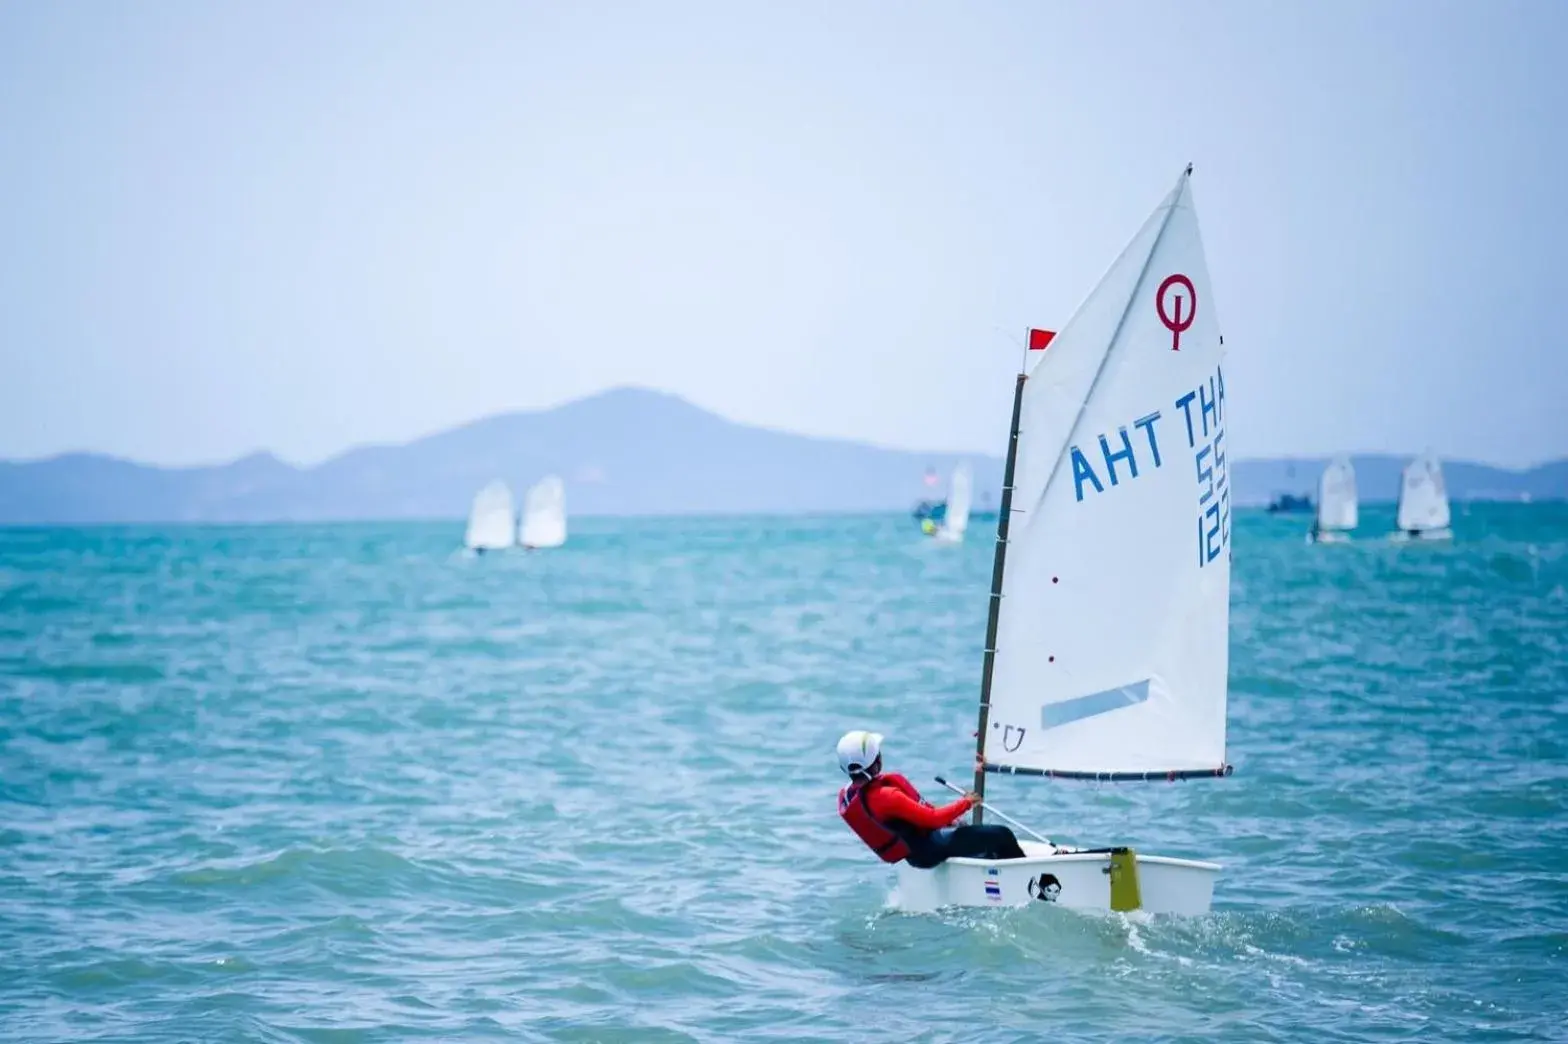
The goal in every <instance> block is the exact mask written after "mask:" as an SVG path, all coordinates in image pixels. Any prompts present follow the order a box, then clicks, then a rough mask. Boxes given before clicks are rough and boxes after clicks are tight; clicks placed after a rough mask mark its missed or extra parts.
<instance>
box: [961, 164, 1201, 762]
mask: <svg viewBox="0 0 1568 1044" xmlns="http://www.w3.org/2000/svg"><path fill="white" fill-rule="evenodd" d="M1190 173H1191V168H1188V171H1187V172H1186V173H1184V174H1183V176H1182V177H1181V180H1180V181H1179V182H1178V184H1177V186H1176V188H1175V189H1174V190H1172V192H1171V193H1170V195H1169V196H1167V197H1166V199H1165V200H1164V202H1162V203H1161V204H1160V206H1159V207H1158V208H1157V209H1156V210H1155V211H1154V213H1153V214H1152V215H1151V216H1150V217H1149V219H1148V221H1147V222H1146V223H1145V224H1144V226H1143V228H1142V230H1140V231H1139V233H1138V234H1137V235H1136V236H1135V237H1134V238H1133V240H1132V242H1131V243H1130V244H1129V245H1128V246H1127V247H1126V249H1125V250H1123V252H1122V254H1121V256H1120V257H1119V258H1117V260H1116V261H1115V263H1114V264H1112V266H1111V267H1110V269H1109V270H1108V271H1107V272H1106V274H1105V275H1104V276H1103V277H1102V279H1101V281H1100V283H1099V285H1098V286H1097V287H1096V288H1095V289H1094V290H1093V291H1092V292H1091V293H1090V294H1089V296H1088V297H1087V298H1086V299H1085V300H1084V302H1083V304H1082V305H1080V306H1079V308H1078V311H1077V312H1076V313H1075V314H1074V315H1073V318H1072V319H1071V321H1069V322H1068V324H1067V326H1066V327H1065V328H1064V329H1063V330H1062V331H1061V332H1060V333H1058V334H1057V336H1056V338H1055V340H1054V341H1053V342H1052V343H1051V347H1050V350H1049V351H1047V352H1044V353H1043V354H1042V358H1041V359H1040V361H1039V363H1037V364H1036V366H1035V368H1034V369H1033V371H1032V372H1031V373H1030V376H1029V378H1028V380H1027V382H1026V384H1025V387H1024V389H1023V400H1022V404H1021V420H1020V424H1019V432H1020V433H1019V439H1018V447H1017V459H1016V464H1015V472H1014V493H1013V501H1012V514H1011V518H1010V526H1011V532H1010V533H1009V543H1008V546H1007V552H1006V554H1007V557H1006V564H1005V570H1004V573H1003V582H1002V598H1001V606H1000V615H999V618H998V630H997V636H996V652H995V659H994V670H993V677H992V687H991V691H990V713H989V722H988V727H987V730H986V735H985V737H984V739H983V744H984V745H983V753H984V755H985V758H986V760H987V762H989V763H990V764H991V765H992V766H993V767H1000V768H1001V770H1002V771H1022V772H1034V773H1041V772H1043V773H1063V774H1094V775H1101V774H1104V775H1119V774H1127V775H1141V774H1150V775H1164V774H1166V773H1169V772H1178V771H1180V772H1206V771H1207V772H1218V771H1221V770H1222V769H1223V767H1224V762H1225V713H1226V701H1227V673H1228V669H1229V625H1230V521H1231V520H1230V482H1229V471H1228V464H1227V455H1228V447H1227V445H1226V442H1225V422H1226V406H1227V404H1226V398H1225V378H1224V374H1223V373H1222V372H1221V362H1222V360H1223V358H1224V346H1223V342H1222V341H1221V339H1220V333H1219V322H1218V320H1217V318H1216V309H1215V302H1214V296H1213V294H1212V292H1211V288H1210V283H1209V276H1208V268H1207V265H1206V263H1205V260H1204V254H1203V245H1202V241H1201V239H1200V237H1199V232H1198V219H1197V214H1196V211H1195V210H1194V205H1193V198H1192V189H1191V185H1190Z"/></svg>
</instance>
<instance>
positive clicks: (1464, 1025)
mask: <svg viewBox="0 0 1568 1044" xmlns="http://www.w3.org/2000/svg"><path fill="white" fill-rule="evenodd" d="M1390 521H1391V519H1390V517H1389V513H1388V512H1387V511H1383V512H1379V511H1378V510H1376V509H1370V510H1366V511H1365V512H1364V517H1363V523H1362V534H1363V537H1365V538H1368V539H1365V540H1363V541H1362V542H1359V543H1357V544H1354V545H1351V546H1346V547H1309V546H1307V545H1306V544H1305V543H1304V542H1303V540H1302V534H1303V532H1304V530H1305V526H1306V519H1305V518H1303V517H1292V518H1280V517H1268V516H1265V515H1262V514H1253V515H1247V514H1245V513H1243V514H1242V515H1240V516H1239V517H1238V521H1237V527H1236V531H1235V559H1234V561H1235V585H1234V595H1233V628H1232V634H1233V641H1232V664H1231V705H1230V706H1231V712H1230V753H1231V761H1232V762H1233V763H1234V764H1235V766H1236V773H1235V775H1234V776H1233V777H1231V778H1230V779H1227V780H1206V781H1194V782H1189V783H1181V784H1165V783H1160V784H1120V785H1101V786H1096V785H1090V784H1071V783H1044V782H1039V781H1019V780H993V782H992V796H993V797H995V799H996V801H997V803H998V804H999V805H1000V807H1001V808H1003V809H1004V810H1006V811H1009V812H1011V813H1013V814H1014V815H1017V816H1020V817H1021V818H1024V819H1026V820H1028V821H1030V822H1032V823H1034V824H1036V825H1037V826H1039V827H1041V828H1042V829H1045V830H1047V831H1048V832H1051V833H1052V834H1053V836H1059V837H1061V838H1063V839H1065V840H1068V841H1071V842H1074V843H1078V844H1101V843H1107V842H1113V841H1116V842H1130V843H1133V844H1136V845H1138V846H1140V847H1142V848H1144V849H1146V850H1152V851H1159V852H1165V853H1169V854H1173V855H1189V856H1195V857H1202V858H1212V859H1215V860H1217V861H1219V862H1221V863H1223V864H1224V865H1225V867H1226V869H1225V872H1224V875H1223V876H1222V877H1221V879H1220V883H1219V887H1218V889H1217V892H1216V902H1215V910H1214V913H1213V914H1212V915H1211V916H1209V917H1207V918H1202V919H1197V920H1192V921H1179V920H1166V919H1152V920H1151V919H1149V918H1147V917H1143V916H1140V915H1134V916H1133V917H1130V918H1129V917H1123V916H1120V915H1085V914H1075V913H1072V912H1071V911H1066V910H1061V909H1057V908H1044V909H1041V908H1031V909H1025V910H1017V911H997V910H969V911H956V912H952V913H945V914H940V915H913V914H907V913H901V912H898V911H897V910H893V909H889V908H888V898H889V895H890V892H891V891H892V882H893V875H892V873H891V872H890V871H889V870H887V869H886V868H884V867H883V866H882V865H881V864H879V863H877V862H875V861H874V860H873V859H872V858H871V857H870V855H869V853H867V852H865V851H864V850H863V849H861V848H859V847H858V843H857V842H855V840H854V839H853V837H852V836H851V835H850V834H849V832H848V831H847V830H846V829H845V828H844V827H843V825H842V824H840V823H839V822H838V821H837V819H836V817H835V815H834V810H833V800H834V794H835V792H836V790H837V787H838V785H839V779H838V777H837V770H836V764H835V761H834V754H833V745H834V742H835V741H836V740H837V738H838V736H839V734H840V733H842V732H843V731H844V730H846V729H848V728H853V727H862V726H864V727H873V728H876V729H878V730H880V731H883V732H885V733H887V734H888V758H889V760H890V762H891V763H892V767H896V768H899V769H901V770H903V771H905V772H907V773H908V774H909V775H910V777H911V778H912V779H914V780H915V781H916V782H917V784H919V785H921V786H922V787H929V788H930V789H932V790H936V789H937V788H935V786H934V784H932V783H931V776H932V775H933V774H935V773H938V772H946V773H954V774H958V775H962V774H963V771H964V769H965V767H966V765H967V764H968V762H969V759H970V757H971V756H972V749H973V748H972V743H973V741H972V739H971V736H972V733H973V729H974V714H975V693H976V689H977V683H978V678H979V673H980V647H981V642H982V638H983V632H984V612H985V606H986V591H987V586H988V582H989V572H990V559H991V543H990V539H989V537H988V535H987V534H985V533H983V532H975V533H972V535H971V540H970V542H969V544H968V545H966V546H964V547H961V548H945V547H938V546H936V545H934V544H932V543H930V542H927V541H924V540H922V539H921V538H920V537H919V535H918V534H917V533H916V532H915V531H914V528H913V524H912V522H911V521H910V520H909V519H907V518H900V517H888V518H821V519H708V520H670V519H664V520H644V521H630V520H617V521H608V520H604V521H596V520H583V521H577V522H574V524H573V534H572V539H571V542H570V543H569V544H568V545H567V546H566V547H565V548H563V549H561V550H559V551H556V552H549V553H538V554H532V555H526V556H525V555H523V554H520V553H519V554H510V555H500V556H489V557H485V558H482V559H471V558H464V557H462V556H460V555H456V554H454V553H453V552H454V547H455V545H456V543H457V542H458V540H459V539H460V536H461V529H462V526H461V524H460V523H454V524H449V525H433V524H432V525H424V524H421V525H381V526H347V525H345V526H320V527H289V526H277V527H259V528H166V529H123V530H117V529H94V530H31V531H29V530H12V531H0V1038H4V1039H6V1040H18V1041H20V1040H26V1041H45V1040H47V1041H63V1040H87V1039H102V1040H142V1041H208V1040H256V1041H295V1040H309V1041H354V1040H407V1039H418V1038H425V1039H442V1040H459V1039H463V1040H576V1041H687V1040H692V1041H749V1040H857V1041H870V1040H877V1041H913V1040H931V1041H947V1040H954V1041H1014V1040H1017V1041H1026V1040H1053V1041H1078V1040H1085V1041H1087V1040H1101V1039H1142V1040H1172V1041H1175V1040H1192V1041H1200V1040H1201V1041H1205V1042H1209V1041H1213V1040H1215V1039H1218V1038H1223V1039H1238V1040H1241V1039H1245V1040H1261V1041H1286V1040H1302V1041H1323V1040H1329V1041H1339V1040H1345V1041H1350V1040H1355V1041H1362V1040H1368V1041H1385V1040H1432V1039H1448V1040H1467V1041H1493V1040H1496V1041H1502V1040H1564V1039H1568V1028H1565V1026H1568V506H1564V505H1555V506H1553V505H1537V506H1503V505H1479V506H1475V507H1468V508H1467V507H1463V506H1461V507H1460V508H1458V510H1457V511H1456V519H1455V530H1456V533H1457V540H1456V542H1455V544H1454V545H1453V546H1436V547H1395V546H1390V545H1389V544H1387V543H1384V542H1381V541H1378V540H1374V539H1370V538H1371V537H1373V536H1375V535H1378V534H1381V533H1382V532H1384V531H1385V530H1386V529H1387V528H1388V525H1389V523H1390Z"/></svg>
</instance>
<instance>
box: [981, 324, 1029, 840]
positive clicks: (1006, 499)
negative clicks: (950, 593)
mask: <svg viewBox="0 0 1568 1044" xmlns="http://www.w3.org/2000/svg"><path fill="white" fill-rule="evenodd" d="M1027 336H1028V335H1027V334H1025V337H1026V338H1027ZM1028 379H1029V375H1028V373H1027V372H1025V371H1024V370H1019V371H1018V383H1017V384H1015V385H1014V386H1013V424H1012V429H1011V431H1010V432H1009V433H1008V437H1007V467H1006V469H1005V470H1004V471H1003V473H1002V504H1001V507H1000V508H999V510H998V513H997V518H996V558H995V560H994V562H993V563H992V565H991V609H990V612H989V613H988V614H987V616H986V622H985V666H984V667H983V668H981V672H980V725H979V728H978V729H976V730H975V788H974V789H975V793H976V794H979V795H980V796H981V797H984V796H985V767H984V766H983V765H982V764H981V758H983V757H984V756H985V730H986V726H987V724H988V722H989V721H990V718H991V671H992V669H993V668H994V667H995V666H996V621H997V618H998V616H999V615H1000V614H1001V611H1002V571H1003V567H1004V566H1005V565H1006V563H1007V528H1008V525H1009V523H1011V522H1012V517H1013V466H1014V465H1015V464H1017V463H1018V415H1019V412H1020V411H1021V410H1022V408H1023V403H1024V382H1025V381H1027V380H1028ZM974 811H975V818H974V822H975V825H976V826H979V825H980V823H981V822H982V821H983V820H982V816H983V814H984V809H983V808H982V807H981V806H980V805H976V806H975V810H974Z"/></svg>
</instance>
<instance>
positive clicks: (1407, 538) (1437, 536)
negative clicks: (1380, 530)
mask: <svg viewBox="0 0 1568 1044" xmlns="http://www.w3.org/2000/svg"><path fill="white" fill-rule="evenodd" d="M1388 539H1390V540H1392V541H1393V542H1394V543H1396V544H1414V543H1420V542H1422V541H1427V540H1452V539H1454V531H1453V530H1452V529H1449V528H1448V527H1447V526H1444V527H1443V528H1442V529H1418V530H1416V531H1415V532H1413V533H1406V532H1404V531H1402V530H1397V529H1396V530H1395V531H1394V532H1392V533H1390V534H1389V535H1388Z"/></svg>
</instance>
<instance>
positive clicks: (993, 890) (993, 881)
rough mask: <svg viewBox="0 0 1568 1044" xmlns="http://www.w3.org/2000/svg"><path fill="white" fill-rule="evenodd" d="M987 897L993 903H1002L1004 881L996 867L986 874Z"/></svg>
mask: <svg viewBox="0 0 1568 1044" xmlns="http://www.w3.org/2000/svg"><path fill="white" fill-rule="evenodd" d="M985 897H986V898H987V899H990V900H992V901H993V902H998V903H999V902H1001V901H1002V881H1001V878H999V877H998V876H997V873H996V867H994V866H993V867H992V868H991V869H989V870H987V871H986V872H985Z"/></svg>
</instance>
